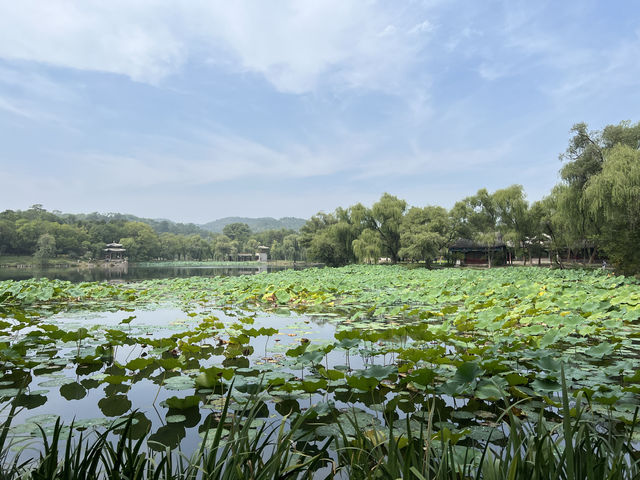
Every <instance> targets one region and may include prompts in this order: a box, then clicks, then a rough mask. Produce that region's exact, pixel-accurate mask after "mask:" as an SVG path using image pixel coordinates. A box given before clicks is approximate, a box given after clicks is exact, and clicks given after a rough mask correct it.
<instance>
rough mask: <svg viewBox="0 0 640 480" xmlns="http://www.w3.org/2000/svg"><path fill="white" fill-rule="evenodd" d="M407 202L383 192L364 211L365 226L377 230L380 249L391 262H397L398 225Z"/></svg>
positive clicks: (398, 245)
mask: <svg viewBox="0 0 640 480" xmlns="http://www.w3.org/2000/svg"><path fill="white" fill-rule="evenodd" d="M406 209H407V202H405V201H404V200H400V199H399V198H397V197H394V196H393V195H390V194H388V193H385V194H383V195H382V197H380V200H378V201H377V202H376V203H374V204H373V206H372V207H371V210H370V211H368V212H367V213H366V219H367V226H368V228H370V229H371V230H374V231H376V232H378V234H379V235H380V243H381V244H382V250H383V253H384V254H385V255H387V256H388V257H389V258H390V259H391V262H393V263H397V262H398V260H399V252H400V225H401V224H402V217H403V215H404V212H405V210H406Z"/></svg>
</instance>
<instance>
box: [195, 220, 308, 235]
mask: <svg viewBox="0 0 640 480" xmlns="http://www.w3.org/2000/svg"><path fill="white" fill-rule="evenodd" d="M231 223H246V224H247V225H249V228H250V229H251V231H252V232H265V231H267V230H280V229H282V228H284V229H286V230H295V231H298V230H300V227H302V226H303V225H304V224H305V223H306V220H305V219H303V218H296V217H282V218H280V219H275V218H272V217H261V218H246V217H225V218H220V219H218V220H214V221H213V222H209V223H205V224H204V225H200V227H201V228H203V229H204V230H208V231H209V232H214V233H222V230H223V229H224V227H225V226H227V225H229V224H231Z"/></svg>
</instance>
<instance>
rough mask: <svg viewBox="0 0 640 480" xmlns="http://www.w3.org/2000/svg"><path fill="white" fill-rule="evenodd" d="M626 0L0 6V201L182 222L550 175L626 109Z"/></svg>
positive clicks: (434, 194)
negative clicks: (580, 133)
mask: <svg viewBox="0 0 640 480" xmlns="http://www.w3.org/2000/svg"><path fill="white" fill-rule="evenodd" d="M639 79H640V4H638V3H637V2H636V1H635V0H627V1H623V0H620V1H615V0H614V1H608V2H605V1H589V0H581V1H573V0H568V1H564V2H558V1H536V2H532V1H514V0H505V1H483V2H478V1H473V0H467V1H444V0H442V1H438V0H434V1H428V0H427V1H394V2H388V1H380V2H377V1H370V0H323V1H299V0H291V1H285V0H281V1H275V0H274V1H271V2H266V1H252V2H249V1H242V0H238V1H234V2H228V1H212V0H209V1H198V0H191V1H189V2H182V1H168V0H167V1H156V0H137V1H135V2H130V1H124V0H110V1H109V2H104V1H97V0H83V1H71V0H48V1H42V0H40V1H35V0H20V1H15V0H12V1H9V0H0V179H1V180H0V181H1V184H0V185H1V187H0V209H2V210H4V209H8V208H10V209H26V208H28V207H29V206H30V205H32V204H35V203H41V204H43V205H44V207H45V208H47V209H48V210H61V211H64V212H92V211H99V212H116V211H117V212H126V213H133V214H135V215H139V216H145V217H153V218H158V217H163V218H169V219H172V220H175V221H185V222H196V223H204V222H206V221H209V220H213V219H216V218H220V217H224V216H232V215H241V216H251V217H257V216H274V217H281V216H299V217H309V216H311V215H312V214H314V213H316V212H318V211H325V212H330V211H333V210H334V209H335V208H336V207H338V206H345V207H346V206H349V205H352V204H354V203H356V202H362V203H364V204H365V205H371V204H372V203H374V202H375V201H376V200H377V199H378V198H379V197H380V195H381V194H382V193H383V192H389V193H392V194H394V195H397V196H398V197H400V198H403V199H405V200H407V202H408V203H409V204H410V205H415V206H424V205H429V204H433V205H442V206H445V207H451V206H452V205H453V203H455V201H457V200H459V199H462V198H463V197H465V196H467V195H471V194H473V193H475V192H476V191H477V190H478V189H479V188H482V187H485V188H487V189H489V190H490V191H493V190H495V189H498V188H503V187H506V186H509V185H511V184H514V183H517V184H521V185H523V186H524V188H525V191H526V192H527V195H528V199H529V200H530V201H534V200H538V199H540V198H542V197H543V196H544V195H546V194H547V193H548V192H549V191H550V189H551V187H552V186H553V185H554V184H555V183H556V182H557V181H558V170H559V168H560V166H561V163H560V162H559V160H558V154H560V153H561V152H563V151H564V149H565V148H566V145H567V142H568V139H569V130H570V128H571V126H572V125H573V124H574V123H577V122H581V121H584V122H587V123H588V124H589V125H590V127H591V128H593V129H599V128H602V127H604V126H605V125H607V124H612V123H619V122H620V121H622V120H631V121H633V122H637V121H639V120H640V118H638V115H639V113H640V88H639V87H640V80H639Z"/></svg>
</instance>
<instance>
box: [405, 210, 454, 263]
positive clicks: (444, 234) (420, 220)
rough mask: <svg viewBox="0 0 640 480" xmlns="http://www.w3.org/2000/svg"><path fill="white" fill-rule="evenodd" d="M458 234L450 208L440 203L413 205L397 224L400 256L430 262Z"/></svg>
mask: <svg viewBox="0 0 640 480" xmlns="http://www.w3.org/2000/svg"><path fill="white" fill-rule="evenodd" d="M457 237H458V229H457V228H456V223H455V222H454V221H453V219H452V217H451V216H450V215H449V212H447V210H446V209H445V208H442V207H434V206H427V207H424V208H418V207H412V208H411V209H409V211H408V212H407V214H406V215H405V216H404V218H403V220H402V225H401V226H400V243H401V245H402V248H401V249H400V256H401V257H402V258H406V259H411V260H415V261H424V262H425V263H426V264H427V265H430V264H431V262H432V260H433V259H434V258H435V257H438V256H439V255H441V254H443V253H445V251H444V250H445V248H446V247H448V246H450V245H451V244H452V243H453V242H455V240H457Z"/></svg>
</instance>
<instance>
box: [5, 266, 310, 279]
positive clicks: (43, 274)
mask: <svg viewBox="0 0 640 480" xmlns="http://www.w3.org/2000/svg"><path fill="white" fill-rule="evenodd" d="M291 268H295V269H300V268H302V267H291V266H284V265H255V264H252V265H243V264H241V263H239V264H238V265H237V266H236V265H228V264H227V265H212V264H206V263H204V264H202V265H201V266H198V265H188V266H167V265H162V264H159V265H153V264H143V265H137V264H135V263H130V264H128V265H123V266H120V267H112V268H100V267H95V268H86V267H76V268H13V267H11V268H0V281H3V280H27V279H29V278H50V279H54V278H55V279H59V280H69V281H71V282H99V281H103V280H125V281H136V280H151V279H158V278H183V277H219V276H227V277H228V276H238V275H253V274H256V273H260V272H277V271H280V270H287V269H291Z"/></svg>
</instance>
